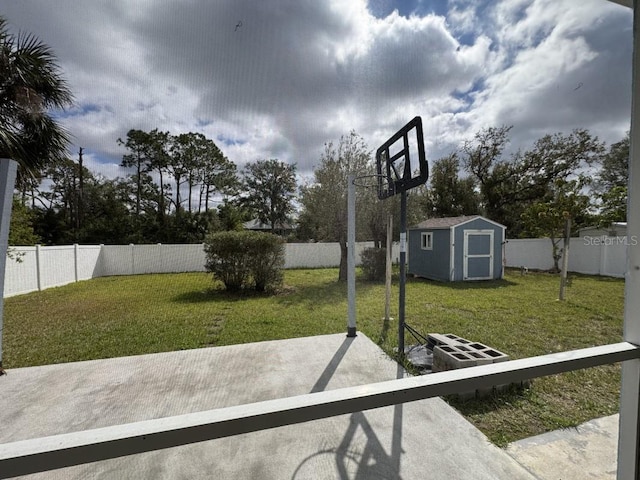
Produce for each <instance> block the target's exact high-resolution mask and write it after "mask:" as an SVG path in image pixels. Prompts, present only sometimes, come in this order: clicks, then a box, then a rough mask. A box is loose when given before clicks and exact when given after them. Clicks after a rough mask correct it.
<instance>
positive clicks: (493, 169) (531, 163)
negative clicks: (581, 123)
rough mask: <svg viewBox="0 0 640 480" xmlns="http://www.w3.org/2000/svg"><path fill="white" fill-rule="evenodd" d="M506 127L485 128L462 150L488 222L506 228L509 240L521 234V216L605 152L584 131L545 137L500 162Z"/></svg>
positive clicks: (505, 143)
mask: <svg viewBox="0 0 640 480" xmlns="http://www.w3.org/2000/svg"><path fill="white" fill-rule="evenodd" d="M510 129H511V127H500V128H489V129H485V130H482V131H480V132H479V133H477V134H476V135H475V138H474V141H472V142H466V143H465V145H464V147H463V154H464V155H465V159H464V163H465V167H466V169H467V171H468V172H469V173H471V174H472V175H473V176H474V177H475V178H476V180H477V181H478V184H479V187H480V195H481V202H482V203H481V206H482V209H483V210H484V213H485V215H486V216H487V217H489V218H490V219H492V220H495V221H497V222H499V223H502V224H503V225H505V226H506V227H507V232H508V233H509V235H510V236H515V237H517V236H519V235H520V233H521V232H522V230H523V225H522V213H523V212H524V210H525V209H526V208H527V207H528V206H529V205H531V204H533V203H537V202H545V201H546V199H545V197H547V196H548V195H549V194H550V193H552V187H553V185H554V184H555V182H556V181H568V180H570V179H571V178H573V177H576V176H577V175H579V174H580V172H581V170H583V169H584V168H585V167H588V166H590V165H593V164H594V163H595V162H597V161H599V160H600V157H601V155H602V152H603V149H604V146H603V144H602V142H600V141H598V139H597V137H593V136H591V134H590V133H589V132H588V131H587V130H584V129H577V130H574V131H573V132H572V133H570V134H562V133H556V134H554V135H545V136H544V137H542V138H540V139H539V140H537V141H536V142H535V144H534V145H533V148H531V149H530V150H528V151H525V152H524V153H522V152H520V151H519V152H517V153H515V154H513V155H512V157H511V159H509V160H505V159H503V158H502V152H503V151H504V148H505V147H506V145H507V143H508V136H507V135H508V132H509V130H510Z"/></svg>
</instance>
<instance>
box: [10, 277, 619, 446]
mask: <svg viewBox="0 0 640 480" xmlns="http://www.w3.org/2000/svg"><path fill="white" fill-rule="evenodd" d="M336 278H337V270H335V269H322V270H289V271H286V272H285V285H286V287H285V288H284V289H283V291H282V292H281V293H279V294H278V295H275V296H266V295H258V294H253V295H252V294H245V295H229V294H227V293H225V292H224V291H222V290H221V289H220V286H219V285H215V284H213V283H212V281H211V278H210V276H208V275H206V274H202V273H186V274H171V275H166V274H165V275H144V276H129V277H105V278H97V279H94V280H90V281H86V282H80V283H76V284H72V285H67V286H64V287H59V288H54V289H50V290H45V291H43V292H36V293H32V294H27V295H21V296H18V297H12V298H9V299H7V300H6V301H5V332H4V348H5V351H4V366H5V368H9V369H10V368H17V367H25V366H32V365H42V364H50V363H60V362H71V361H80V360H90V359H96V358H108V357H116V356H123V355H138V354H144V353H153V352H161V351H171V350H181V349H190V348H199V347H206V346H213V345H229V344H237V343H246V342H255V341H262V340H273V339H282V338H292V337H300V336H310V335H320V334H327V333H336V332H344V331H345V330H346V312H347V299H346V285H344V284H339V283H337V282H336ZM557 291H558V277H557V276H554V275H548V274H543V273H533V274H529V275H526V276H520V275H519V273H517V272H508V273H507V275H506V277H505V279H504V280H499V281H492V282H482V283H456V284H442V283H435V282H430V281H426V280H420V279H410V280H409V282H408V285H407V295H406V320H407V323H409V324H410V325H411V326H412V327H414V328H415V329H417V330H418V331H420V332H423V333H429V332H438V333H455V334H456V335H459V336H462V337H465V338H468V339H470V340H473V341H478V342H482V343H485V344H488V345H490V346H492V347H494V348H497V349H498V350H501V351H503V352H505V353H507V354H509V355H510V356H511V358H523V357H529V356H535V355H542V354H546V353H551V352H558V351H564V350H570V349H576V348H583V347H589V346H594V345H602V344H606V343H613V342H619V341H621V339H622V312H623V302H624V281H623V280H621V279H611V278H605V277H589V276H582V275H574V276H573V277H572V283H571V287H570V288H569V290H568V295H567V297H568V300H567V301H565V302H558V301H557V300H556V298H557V293H558V292H557ZM392 298H393V303H392V305H396V306H395V308H396V309H397V286H395V287H394V291H393V297H392ZM357 308H358V329H359V330H361V331H363V332H364V333H365V334H366V335H367V336H368V337H369V338H371V339H372V340H373V341H375V342H377V343H378V344H379V345H380V346H381V347H382V348H383V349H384V350H385V351H387V352H389V353H391V352H392V350H393V347H394V346H396V345H397V338H396V331H397V328H396V324H395V323H392V324H385V322H383V320H382V313H383V311H384V285H381V284H376V283H368V282H365V281H361V280H359V281H358V285H357ZM393 309H394V307H392V315H393V316H396V317H397V314H394V313H393ZM406 341H407V343H411V341H412V339H411V338H410V337H407V339H406ZM619 385H620V368H619V365H611V366H604V367H598V368H593V369H589V370H581V371H576V372H571V373H567V374H562V375H556V376H552V377H545V378H540V379H536V380H534V381H533V382H532V384H531V387H530V388H527V389H524V390H513V391H510V392H508V393H505V394H501V395H495V396H493V397H489V398H485V399H482V400H471V401H462V400H459V399H457V398H449V399H448V401H449V402H450V403H451V404H452V405H453V406H454V407H455V408H457V409H458V410H460V411H461V412H462V413H463V414H464V415H465V416H466V417H467V418H468V419H469V420H470V421H471V422H472V423H474V424H475V425H476V426H477V427H478V428H480V429H481V430H482V431H483V432H484V433H485V434H486V435H487V436H488V437H489V438H490V439H491V440H492V441H493V442H494V443H496V444H498V445H505V444H507V443H509V442H512V441H514V440H518V439H521V438H525V437H529V436H531V435H536V434H538V433H542V432H545V431H549V430H554V429H557V428H563V427H570V426H575V425H578V424H579V423H582V422H584V421H586V420H588V419H591V418H595V417H599V416H604V415H609V414H612V413H615V412H617V410H618V396H619Z"/></svg>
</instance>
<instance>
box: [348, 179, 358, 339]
mask: <svg viewBox="0 0 640 480" xmlns="http://www.w3.org/2000/svg"><path fill="white" fill-rule="evenodd" d="M355 179H356V177H355V175H349V176H348V177H347V182H348V184H349V185H348V187H347V296H348V299H349V323H348V325H347V337H355V336H356V186H355V184H354V183H353V182H354V181H355Z"/></svg>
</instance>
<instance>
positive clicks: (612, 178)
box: [596, 132, 629, 190]
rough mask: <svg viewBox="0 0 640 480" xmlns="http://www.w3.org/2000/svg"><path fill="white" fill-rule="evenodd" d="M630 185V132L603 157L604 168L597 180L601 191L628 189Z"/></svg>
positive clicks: (602, 167)
mask: <svg viewBox="0 0 640 480" xmlns="http://www.w3.org/2000/svg"><path fill="white" fill-rule="evenodd" d="M628 183H629V132H627V134H626V135H625V137H624V138H623V139H622V140H620V141H619V142H617V143H614V144H612V145H611V147H609V151H608V152H607V153H606V154H605V155H603V157H602V166H601V168H600V172H599V174H598V177H597V180H596V186H597V187H598V188H599V189H600V190H610V189H612V188H615V187H625V188H626V187H627V184H628Z"/></svg>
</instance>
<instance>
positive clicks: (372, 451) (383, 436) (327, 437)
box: [0, 333, 616, 480]
mask: <svg viewBox="0 0 640 480" xmlns="http://www.w3.org/2000/svg"><path fill="white" fill-rule="evenodd" d="M403 375H404V372H403V370H402V369H401V368H399V367H398V366H397V364H396V363H395V362H393V361H392V360H390V359H389V358H388V357H387V356H386V355H385V354H384V353H383V352H382V350H381V349H380V348H379V347H378V346H377V345H375V344H374V343H373V342H372V341H371V340H369V339H368V338H367V337H366V336H365V335H363V334H362V333H359V334H358V336H357V337H356V338H346V337H345V335H344V334H335V335H325V336H318V337H306V338H298V339H290V340H281V341H269V342H261V343H252V344H244V345H234V346H227V347H215V348H205V349H198V350H187V351H179V352H168V353H159V354H153V355H141V356H135V357H123V358H115V359H106V360H95V361H88V362H78V363H69V364H59V365H48V366H42V367H31V368H22V369H15V370H9V372H8V375H6V376H3V377H0V392H1V395H0V425H2V428H0V443H6V442H13V441H17V440H24V439H29V438H35V437H40V436H48V435H55V434H60V433H67V432H73V431H79V430H85V429H91V428H98V427H104V426H110V425H118V424H122V423H129V422H135V421H139V420H148V419H154V418H161V417H166V416H171V415H179V414H184V413H191V412H198V411H202V410H209V409H215V408H221V407H227V406H232V405H240V404H245V403H251V402H257V401H261V400H270V399H277V398H281V397H287V396H293V395H300V394H306V393H310V392H318V391H323V390H330V389H335V388H341V387H349V386H356V385H362V384H367V383H373V382H380V381H385V380H391V379H395V378H400V377H402V376H403ZM572 433H573V432H571V431H567V432H566V434H572ZM605 437H606V435H605ZM543 443H544V442H543ZM615 446H616V445H615V441H612V439H611V438H610V436H609V438H608V440H607V441H606V442H605V444H604V447H603V446H602V445H601V444H598V446H597V448H598V449H599V450H602V449H603V448H604V449H605V450H606V449H609V448H610V449H612V453H611V454H612V455H613V457H614V458H615ZM533 447H536V448H538V447H539V445H538V444H533V443H532V444H531V446H530V448H533ZM510 448H511V450H509V451H510V452H511V453H512V454H513V456H512V455H510V454H509V453H507V451H505V450H502V449H499V448H497V447H495V446H494V445H492V444H491V443H489V442H488V440H487V439H486V437H485V436H484V435H483V434H482V433H481V432H479V431H478V430H477V429H476V428H475V427H473V426H472V425H471V424H470V423H469V422H467V421H466V420H465V419H464V418H463V417H462V416H461V415H460V414H458V413H457V412H456V411H455V410H453V409H452V408H451V407H449V406H448V405H447V404H446V403H445V402H443V401H442V400H440V399H439V398H433V399H428V400H423V401H418V402H413V403H407V404H404V405H396V406H393V407H386V408H380V409H376V410H370V411H365V412H362V413H355V414H351V415H342V416H338V417H333V418H327V419H323V420H318V421H313V422H308V423H303V424H299V425H292V426H287V427H279V428H275V429H272V430H264V431H259V432H255V433H248V434H243V435H238V436H235V437H230V438H223V439H218V440H211V441H207V442H203V443H198V444H193V445H186V446H182V447H175V448H171V449H166V450H160V451H155V452H149V453H143V454H138V455H133V456H129V457H123V458H117V459H113V460H106V461H102V462H98V463H92V464H86V465H80V466H75V467H68V468H64V469H60V470H56V471H52V472H46V473H42V474H35V475H31V476H29V477H28V478H34V479H45V478H46V479H53V478H65V479H74V478H77V479H87V478H101V479H122V478H149V479H152V478H153V479H157V478H164V479H176V478H185V479H187V478H188V479H193V478H220V479H227V478H229V479H231V478H233V479H235V478H247V479H248V478H260V479H336V478H339V479H375V478H385V479H392V478H404V479H414V478H435V479H440V478H442V479H445V478H446V479H467V478H473V479H475V480H480V479H535V478H550V477H546V476H545V475H546V473H545V472H544V471H542V470H541V469H540V468H539V467H536V466H535V462H532V461H530V460H528V459H527V454H528V453H527V452H529V453H530V452H532V450H527V445H526V444H523V445H522V446H521V448H519V449H518V448H516V449H515V450H514V448H512V447H510ZM549 449H554V446H553V445H551V446H550V447H549ZM556 450H557V449H556ZM534 455H538V457H540V455H542V458H544V450H542V453H541V452H540V450H537V451H535V452H534ZM515 458H517V459H518V460H519V461H520V462H522V464H521V463H519V461H516V459H515ZM549 458H550V459H551V457H549ZM576 459H577V461H576V462H573V465H574V467H575V469H576V471H577V472H578V471H579V472H582V474H583V476H582V477H577V476H576V477H570V476H568V475H567V476H566V477H564V476H563V477H562V478H611V477H608V476H599V473H598V471H596V470H594V469H597V468H598V467H597V466H594V467H590V466H588V465H586V464H583V463H580V462H581V461H582V460H581V457H579V456H578V457H576ZM550 461H553V460H550ZM543 463H544V462H543ZM569 463H571V462H569ZM614 467H615V466H614ZM566 468H567V467H565V469H566ZM606 468H607V469H609V470H610V465H608V466H607V467H606ZM585 471H590V472H591V473H593V474H595V476H593V475H592V476H588V475H586V476H585V475H584V472H585ZM565 473H567V472H566V470H565ZM607 474H608V472H605V475H607Z"/></svg>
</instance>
